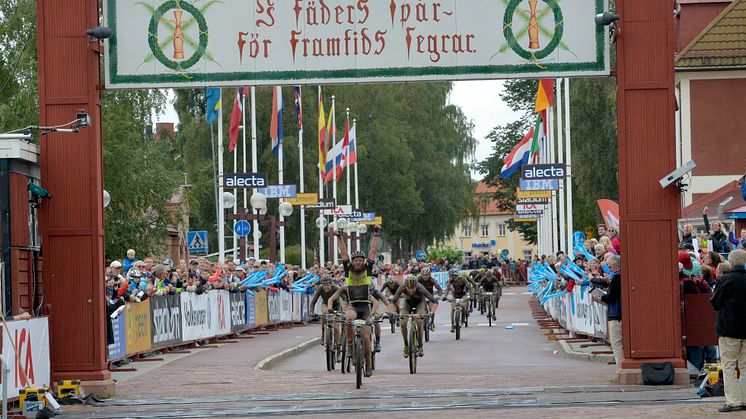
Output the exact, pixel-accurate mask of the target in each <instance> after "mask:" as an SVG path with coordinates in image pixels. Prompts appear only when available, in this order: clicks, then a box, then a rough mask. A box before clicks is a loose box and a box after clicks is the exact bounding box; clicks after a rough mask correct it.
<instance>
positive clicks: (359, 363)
mask: <svg viewBox="0 0 746 419" xmlns="http://www.w3.org/2000/svg"><path fill="white" fill-rule="evenodd" d="M353 354H355V355H354V358H355V387H356V388H360V386H362V385H363V368H365V366H364V365H365V362H364V361H363V339H362V337H360V336H355V343H354V345H353Z"/></svg>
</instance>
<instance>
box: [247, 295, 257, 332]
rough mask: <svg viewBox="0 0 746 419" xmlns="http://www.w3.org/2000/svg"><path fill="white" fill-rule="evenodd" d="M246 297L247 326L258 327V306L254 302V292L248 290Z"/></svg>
mask: <svg viewBox="0 0 746 419" xmlns="http://www.w3.org/2000/svg"><path fill="white" fill-rule="evenodd" d="M245 298H246V327H248V328H254V327H256V306H255V304H254V302H255V300H254V294H253V293H251V292H249V291H247V292H246V293H245Z"/></svg>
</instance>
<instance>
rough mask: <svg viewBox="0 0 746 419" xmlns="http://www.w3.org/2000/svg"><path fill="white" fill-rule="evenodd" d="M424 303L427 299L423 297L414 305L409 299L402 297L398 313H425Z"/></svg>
mask: <svg viewBox="0 0 746 419" xmlns="http://www.w3.org/2000/svg"><path fill="white" fill-rule="evenodd" d="M426 304H427V301H426V300H425V299H424V298H423V299H422V300H420V302H419V303H417V304H416V305H415V304H412V303H411V302H410V301H409V300H406V299H404V300H402V302H401V305H400V306H399V314H412V312H414V313H415V314H425V305H426Z"/></svg>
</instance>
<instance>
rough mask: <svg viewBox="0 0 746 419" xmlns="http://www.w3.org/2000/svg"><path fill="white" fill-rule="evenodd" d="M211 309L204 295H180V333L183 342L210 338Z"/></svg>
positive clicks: (186, 293) (185, 293) (189, 293)
mask: <svg viewBox="0 0 746 419" xmlns="http://www.w3.org/2000/svg"><path fill="white" fill-rule="evenodd" d="M214 315H215V314H214V313H213V308H212V307H211V306H210V299H209V298H208V297H207V296H206V295H205V294H200V295H197V294H193V293H191V292H182V293H181V331H182V336H183V337H184V342H189V341H192V340H197V339H202V338H203V337H205V336H210V325H211V324H212V322H213V320H212V317H213V316H214Z"/></svg>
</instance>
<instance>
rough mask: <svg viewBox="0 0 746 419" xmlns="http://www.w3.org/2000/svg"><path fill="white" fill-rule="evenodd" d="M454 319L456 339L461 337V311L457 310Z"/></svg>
mask: <svg viewBox="0 0 746 419" xmlns="http://www.w3.org/2000/svg"><path fill="white" fill-rule="evenodd" d="M454 321H455V323H456V340H459V339H461V311H460V310H456V314H455V315H454Z"/></svg>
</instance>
